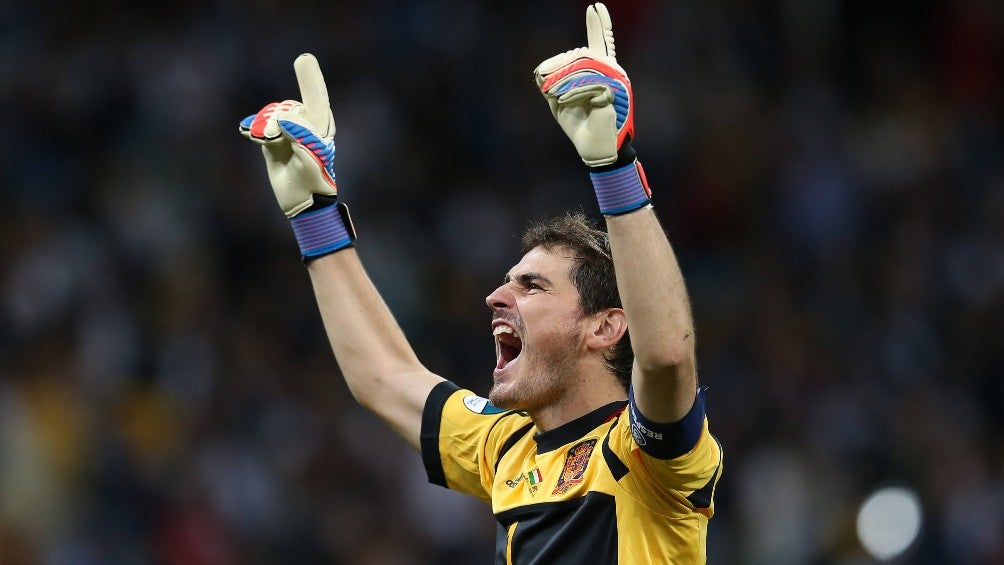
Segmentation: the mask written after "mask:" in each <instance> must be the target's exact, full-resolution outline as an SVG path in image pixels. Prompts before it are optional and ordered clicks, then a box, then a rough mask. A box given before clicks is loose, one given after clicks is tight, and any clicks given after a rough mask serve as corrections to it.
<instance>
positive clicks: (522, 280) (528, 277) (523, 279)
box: [502, 271, 554, 286]
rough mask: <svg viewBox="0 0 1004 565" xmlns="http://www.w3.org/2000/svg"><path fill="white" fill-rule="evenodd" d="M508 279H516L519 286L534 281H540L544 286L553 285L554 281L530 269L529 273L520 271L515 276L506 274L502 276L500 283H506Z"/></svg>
mask: <svg viewBox="0 0 1004 565" xmlns="http://www.w3.org/2000/svg"><path fill="white" fill-rule="evenodd" d="M510 281H516V282H517V283H519V284H520V285H521V286H527V285H528V284H530V283H532V282H534V281H540V282H542V283H544V285H545V286H554V283H552V282H551V279H549V278H547V277H545V276H544V275H542V274H540V273H536V272H532V271H531V272H529V273H522V274H519V275H515V276H513V275H509V274H506V276H505V277H503V278H502V284H505V283H508V282H510Z"/></svg>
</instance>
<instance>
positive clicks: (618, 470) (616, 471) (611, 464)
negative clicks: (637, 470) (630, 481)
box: [602, 416, 630, 482]
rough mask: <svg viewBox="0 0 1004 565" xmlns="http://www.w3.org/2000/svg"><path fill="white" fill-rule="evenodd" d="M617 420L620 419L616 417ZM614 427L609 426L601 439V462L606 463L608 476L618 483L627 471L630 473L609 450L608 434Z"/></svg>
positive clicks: (612, 451)
mask: <svg viewBox="0 0 1004 565" xmlns="http://www.w3.org/2000/svg"><path fill="white" fill-rule="evenodd" d="M618 418H620V416H618ZM616 424H617V422H616V420H615V421H614V425H616ZM614 425H611V426H610V429H609V430H607V435H606V437H604V438H603V447H602V452H603V460H604V461H606V463H607V468H608V469H610V474H612V475H613V476H614V480H615V481H618V482H619V481H620V480H621V479H623V478H624V476H625V475H627V474H628V471H630V469H628V467H627V465H625V464H624V462H623V461H621V458H620V457H617V454H616V453H614V450H612V449H610V432H611V431H612V430H613V429H614Z"/></svg>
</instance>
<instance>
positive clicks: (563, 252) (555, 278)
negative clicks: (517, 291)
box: [508, 245, 574, 284]
mask: <svg viewBox="0 0 1004 565" xmlns="http://www.w3.org/2000/svg"><path fill="white" fill-rule="evenodd" d="M573 265H574V259H573V255H572V251H571V250H569V249H568V248H567V247H560V246H558V247H552V248H551V249H547V248H544V247H542V246H539V245H538V246H537V247H534V248H533V249H531V250H530V251H528V252H527V253H526V255H523V257H522V258H521V259H520V261H519V263H516V264H515V265H513V267H512V268H511V269H509V273H508V276H509V277H510V278H515V277H517V276H519V275H523V274H527V273H534V274H539V275H543V276H544V277H547V278H548V279H550V280H551V282H553V283H555V284H559V283H561V282H565V283H569V284H571V278H570V276H569V275H570V273H571V269H572V266H573Z"/></svg>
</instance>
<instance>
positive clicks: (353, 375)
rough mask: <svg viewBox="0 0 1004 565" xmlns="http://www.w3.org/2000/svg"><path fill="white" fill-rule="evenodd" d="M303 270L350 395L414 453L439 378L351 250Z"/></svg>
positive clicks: (326, 257) (316, 261)
mask: <svg viewBox="0 0 1004 565" xmlns="http://www.w3.org/2000/svg"><path fill="white" fill-rule="evenodd" d="M308 271H309V272H310V280H311V282H312V283H313V285H314V294H315V295H316V296H317V305H318V307H319V308H320V311H321V319H322V320H323V322H324V329H325V331H327V334H328V340H329V341H330V343H331V349H332V351H334V353H335V358H336V359H337V360H338V365H339V367H340V368H341V370H342V373H343V374H344V375H345V382H346V383H347V384H348V386H349V390H350V391H352V395H353V396H354V397H355V398H356V400H358V401H359V403H360V404H362V405H363V406H365V407H366V408H368V409H370V410H372V411H373V412H374V413H375V414H377V415H378V416H379V417H380V418H381V419H383V420H384V421H385V422H387V424H388V425H390V426H391V428H393V429H394V431H395V432H397V433H398V434H399V435H400V436H401V437H403V438H404V439H405V440H406V441H407V442H408V444H409V445H411V446H412V447H414V448H415V449H419V448H420V446H419V434H420V432H421V427H422V411H423V409H424V407H425V400H426V398H427V397H428V396H429V393H430V392H431V391H432V389H433V387H435V386H436V385H437V384H439V383H440V382H442V381H443V378H442V377H439V376H437V375H435V374H433V373H432V372H430V371H429V370H428V369H426V368H425V367H424V366H423V365H422V363H421V362H419V360H418V358H417V357H416V356H415V352H414V350H412V348H411V346H410V345H409V344H408V341H407V339H406V338H405V335H404V333H403V332H402V331H401V328H400V327H399V326H398V324H397V322H396V321H395V320H394V317H393V315H392V314H391V312H390V309H388V308H387V306H386V304H385V303H384V301H383V298H382V297H381V296H380V294H379V293H378V292H377V290H376V288H375V287H374V286H373V283H372V282H371V281H370V278H369V276H368V275H367V274H366V272H365V270H363V266H362V263H361V262H360V260H359V256H358V254H357V253H356V250H355V249H354V248H349V249H343V250H341V251H338V252H336V253H333V254H331V255H326V256H324V257H321V258H319V259H316V260H314V261H311V262H310V263H309V265H308Z"/></svg>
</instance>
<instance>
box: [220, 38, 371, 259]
mask: <svg viewBox="0 0 1004 565" xmlns="http://www.w3.org/2000/svg"><path fill="white" fill-rule="evenodd" d="M293 68H294V70H295V71H296V81H297V82H298V83H299V85H300V96H301V97H302V98H303V102H302V103H301V102H297V101H296V100H286V101H283V102H273V103H271V104H268V105H266V106H265V107H264V108H262V109H261V111H260V112H258V113H257V114H254V115H251V116H248V117H246V118H244V119H243V120H241V123H240V127H239V128H238V130H239V131H240V132H241V134H242V135H243V136H244V137H246V138H248V139H250V140H251V141H254V142H255V143H258V144H260V145H261V150H262V153H263V154H264V155H265V165H266V167H267V168H268V178H269V181H271V183H272V191H273V192H275V197H276V199H277V200H278V201H279V207H281V208H282V211H283V212H285V213H286V217H287V218H289V219H290V223H291V224H292V226H293V233H294V234H295V235H296V241H297V244H298V245H299V246H300V253H301V254H302V255H303V260H304V261H305V262H306V261H311V260H313V259H316V258H318V257H322V256H324V255H327V254H329V253H334V252H335V251H338V250H340V249H345V248H346V247H350V246H352V245H353V241H355V238H356V233H355V229H354V228H353V226H352V219H351V218H350V217H349V210H348V208H347V207H346V206H345V205H344V204H342V203H341V202H337V201H336V197H337V196H338V185H337V184H336V183H335V118H334V116H332V114H331V105H330V104H329V103H328V89H327V87H325V86H324V76H323V75H322V74H321V67H320V65H318V64H317V59H315V58H314V56H313V55H311V54H310V53H304V54H303V55H300V56H299V57H297V58H296V61H294V62H293Z"/></svg>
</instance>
